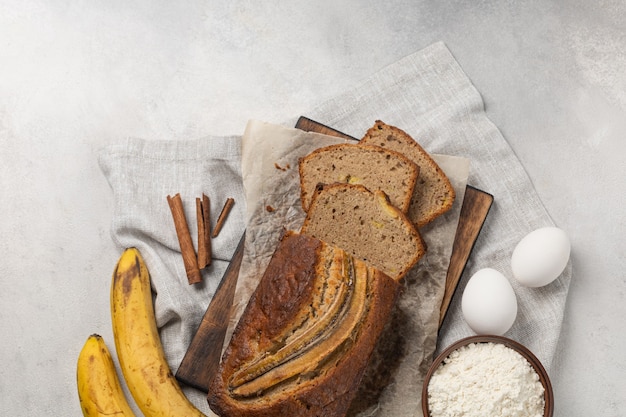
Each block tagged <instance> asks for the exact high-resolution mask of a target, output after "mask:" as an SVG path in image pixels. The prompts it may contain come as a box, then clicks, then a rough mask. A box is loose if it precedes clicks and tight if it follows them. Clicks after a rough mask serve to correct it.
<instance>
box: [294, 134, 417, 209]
mask: <svg viewBox="0 0 626 417" xmlns="http://www.w3.org/2000/svg"><path fill="white" fill-rule="evenodd" d="M299 171H300V192H301V200H302V208H303V209H304V211H308V209H309V205H310V204H311V199H312V198H313V194H314V193H315V189H316V187H317V186H318V185H319V184H334V183H348V184H362V185H364V186H365V187H367V188H368V189H369V190H370V191H375V190H379V189H380V190H383V191H384V192H385V194H387V195H388V196H389V200H390V201H391V203H392V204H393V205H395V206H396V207H398V208H399V209H400V210H402V211H403V212H406V211H407V210H408V209H409V204H410V203H411V196H412V195H413V189H414V188H415V183H416V181H417V176H418V174H419V168H418V167H417V165H416V164H415V163H414V162H412V161H411V160H410V159H409V158H407V157H406V156H404V155H402V154H401V153H399V152H396V151H394V150H391V149H388V148H387V149H386V148H381V147H379V146H369V145H358V144H353V143H344V144H338V145H330V146H326V147H323V148H319V149H316V150H315V151H313V152H311V153H310V154H308V155H306V156H305V157H303V158H301V159H300V164H299Z"/></svg>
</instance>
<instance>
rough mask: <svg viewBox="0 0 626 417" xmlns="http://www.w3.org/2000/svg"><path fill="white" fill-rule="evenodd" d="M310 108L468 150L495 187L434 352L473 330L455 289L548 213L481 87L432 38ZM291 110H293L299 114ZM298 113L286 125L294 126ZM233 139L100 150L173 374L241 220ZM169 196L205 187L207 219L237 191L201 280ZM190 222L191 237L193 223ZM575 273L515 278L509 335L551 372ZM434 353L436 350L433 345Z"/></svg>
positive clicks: (411, 405)
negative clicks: (190, 272) (531, 285)
mask: <svg viewBox="0 0 626 417" xmlns="http://www.w3.org/2000/svg"><path fill="white" fill-rule="evenodd" d="M305 115H306V116H308V117H310V118H312V119H314V120H317V121H319V122H322V123H324V124H327V125H329V126H332V127H334V128H336V129H338V130H341V131H343V132H345V133H348V134H351V135H353V136H355V137H360V136H362V135H363V134H364V133H365V131H366V130H367V128H369V127H370V126H371V125H372V124H373V123H374V121H375V120H376V119H381V120H383V121H385V122H386V123H389V124H392V125H396V126H398V127H400V128H402V129H403V130H405V131H407V132H408V133H409V134H411V135H412V136H413V137H414V138H415V139H416V140H418V141H419V142H420V144H422V146H423V147H424V148H425V149H426V150H427V151H429V152H431V153H438V154H444V155H452V156H460V157H465V158H469V159H470V161H471V165H470V166H471V168H470V175H469V179H468V183H469V184H471V185H473V186H475V187H478V188H480V189H482V190H485V191H488V192H490V193H491V194H493V195H494V197H495V202H494V205H493V207H492V209H491V212H490V214H489V216H488V218H487V221H486V223H485V225H484V227H483V230H482V232H481V235H480V237H479V239H478V241H477V243H476V246H475V248H474V251H473V253H472V257H471V259H470V262H469V263H468V265H467V268H466V271H465V273H464V275H463V277H462V279H461V283H460V286H459V291H457V296H456V297H455V298H454V299H453V301H452V303H451V306H450V310H449V314H448V316H447V319H446V321H445V323H444V326H443V328H442V330H441V332H440V334H439V339H438V340H439V342H438V343H439V347H438V349H439V350H441V349H442V348H444V347H445V346H447V345H449V344H450V343H452V342H453V341H455V340H457V339H459V338H461V337H464V336H468V335H471V334H472V332H471V330H470V329H469V328H468V327H467V325H466V324H465V322H464V321H463V319H462V316H461V312H460V297H459V294H460V293H461V292H462V291H463V288H464V286H465V285H466V283H467V280H468V279H469V277H470V276H471V275H472V274H473V273H474V272H476V271H477V270H479V269H481V268H484V267H491V268H494V269H497V270H499V271H501V272H502V273H503V274H505V275H506V276H508V277H512V274H511V268H510V256H511V253H512V251H513V249H514V247H515V245H516V244H517V242H518V241H519V240H520V239H521V238H522V237H523V236H524V235H526V234H527V233H528V232H530V231H532V230H534V229H536V228H538V227H542V226H547V225H552V224H553V222H552V221H551V219H550V217H549V215H548V213H547V212H546V210H545V208H544V207H543V205H542V203H541V201H540V199H539V198H538V196H537V194H536V192H535V190H534V188H533V186H532V183H531V181H530V179H529V178H528V176H527V174H526V173H525V171H524V169H523V167H522V166H521V164H520V162H519V160H518V159H517V158H516V156H515V155H514V153H513V152H512V150H511V148H510V147H509V145H508V143H507V142H506V140H505V139H504V138H503V136H502V135H501V133H500V132H499V131H498V129H497V127H496V126H495V125H494V124H493V123H492V122H491V121H490V120H489V119H488V118H487V116H486V114H485V111H484V104H483V101H482V99H481V97H480V94H479V93H478V91H477V90H476V88H475V87H474V86H473V85H472V83H471V81H470V80H469V79H468V77H467V76H466V75H465V74H464V72H463V70H462V69H461V68H460V66H459V64H458V63H457V62H456V60H455V59H454V57H453V56H452V54H451V53H450V51H449V50H448V49H447V48H446V46H445V45H444V44H443V43H441V42H438V43H435V44H433V45H431V46H429V47H427V48H425V49H423V50H421V51H419V52H416V53H414V54H412V55H409V56H407V57H405V58H403V59H401V60H400V61H398V62H396V63H394V64H391V65H390V66H388V67H386V68H384V69H382V70H381V71H379V72H377V73H376V74H374V75H373V76H371V77H369V78H368V79H366V80H364V81H363V82H362V83H360V85H358V86H357V87H355V88H352V89H350V90H348V91H346V92H345V93H344V94H341V95H339V96H337V97H335V98H333V99H331V100H329V101H327V102H325V103H323V104H322V105H320V106H318V107H317V108H315V109H312V110H311V111H310V112H309V113H308V114H305ZM297 116H298V115H291V116H289V117H293V118H294V119H293V120H295V118H296V117H297ZM293 120H290V121H288V123H286V124H287V125H289V126H293V123H292V121H293ZM243 128H244V126H242V130H243ZM240 144H241V138H239V137H228V138H219V137H209V138H205V139H201V140H194V141H177V142H175V141H162V142H159V141H145V140H138V139H129V140H127V141H126V142H125V143H122V144H120V145H114V146H111V147H108V148H106V149H103V151H102V152H101V154H100V164H101V167H102V171H103V173H104V175H105V176H106V178H107V179H108V181H109V183H110V184H111V188H112V191H113V197H114V213H113V221H112V230H111V233H112V237H113V239H114V241H115V242H116V244H117V245H118V246H119V247H120V248H124V247H128V246H135V247H138V248H139V249H140V250H141V251H142V253H143V254H144V256H145V258H146V262H147V264H148V267H149V268H150V271H151V274H152V280H153V281H152V285H153V290H154V292H155V293H156V298H155V310H156V315H157V324H158V326H159V328H160V331H161V337H162V341H163V346H164V349H165V353H166V357H167V359H168V362H169V364H170V366H171V367H172V369H173V371H174V372H175V371H176V369H177V367H178V366H179V364H180V361H181V360H182V357H183V355H184V353H185V351H186V349H187V346H188V345H189V342H190V340H191V338H192V336H193V331H195V329H196V328H197V326H198V324H199V322H200V320H201V318H202V315H203V314H204V312H205V310H206V307H207V305H208V302H209V301H210V298H211V296H212V295H213V293H214V291H215V288H216V286H217V284H218V281H219V279H220V278H221V276H222V274H223V271H224V269H225V266H226V264H227V261H228V259H230V256H231V255H232V253H233V251H234V250H235V247H236V244H237V242H238V240H239V238H240V237H241V233H242V231H243V230H244V229H245V224H244V223H245V221H244V219H245V212H246V208H245V203H244V192H243V189H242V178H241V166H240V164H241V153H240ZM175 193H180V194H181V197H182V198H183V201H184V203H185V204H186V206H185V207H186V214H187V216H188V218H190V219H195V197H197V196H201V194H202V193H205V194H207V195H208V196H210V198H211V202H212V204H211V209H212V210H211V214H212V217H213V218H215V217H216V216H217V214H218V212H219V210H220V209H221V204H222V203H223V201H225V199H226V198H227V197H234V198H235V200H236V204H235V206H234V208H233V212H232V213H231V216H230V217H229V219H228V221H227V223H226V225H225V227H224V229H223V230H222V232H221V234H220V237H219V238H218V239H215V241H214V243H213V244H214V247H213V249H214V258H215V259H216V260H215V261H214V263H213V265H212V266H211V268H210V269H208V270H207V271H205V272H204V282H203V283H202V284H200V285H193V286H190V285H188V284H187V282H186V278H185V272H184V266H183V264H182V258H181V256H180V253H179V246H178V241H177V238H176V235H175V231H174V227H173V223H172V219H171V214H170V212H169V207H168V205H167V202H166V196H167V195H168V194H169V195H173V194H175ZM189 223H190V228H191V229H192V236H193V235H194V234H195V229H194V227H195V222H194V221H189ZM571 275H572V271H571V265H568V266H567V268H566V270H565V271H564V272H563V274H562V275H561V276H560V277H559V278H558V279H557V280H556V281H555V282H553V283H552V284H550V285H548V286H546V287H543V288H539V289H528V288H522V287H520V286H519V285H517V283H516V282H515V281H514V280H511V282H512V284H513V286H514V289H515V291H516V294H517V297H518V305H519V314H518V317H517V320H516V322H515V324H514V325H513V328H512V329H511V330H510V331H509V332H508V333H507V334H506V336H508V337H511V338H513V339H515V340H517V341H519V342H521V343H523V344H525V345H526V346H528V347H529V348H530V349H531V350H532V351H533V352H534V353H535V354H536V355H537V357H538V358H539V360H540V361H541V362H542V363H543V364H544V366H545V367H546V368H547V369H548V371H550V366H551V364H552V359H553V356H554V353H555V349H556V344H557V340H558V336H559V333H560V327H561V322H562V318H563V310H564V306H565V299H566V297H567V291H568V288H569V283H570V280H571ZM431 350H432V352H433V354H435V353H436V346H432V349H431ZM416 366H418V364H416ZM421 372H422V373H423V370H422V371H421ZM186 392H187V393H188V395H189V396H190V399H191V400H192V402H194V404H196V406H198V407H199V408H200V409H202V410H203V411H205V412H206V413H208V414H210V412H209V410H208V407H207V405H206V400H205V399H204V395H203V394H201V393H198V392H196V391H194V390H190V389H188V390H186ZM406 401H408V403H407V406H405V407H399V406H390V408H389V409H387V410H385V408H384V407H382V408H380V409H378V410H374V411H373V412H372V415H381V416H383V415H384V416H390V415H393V416H419V415H421V411H420V403H419V392H415V393H413V394H412V397H411V398H406Z"/></svg>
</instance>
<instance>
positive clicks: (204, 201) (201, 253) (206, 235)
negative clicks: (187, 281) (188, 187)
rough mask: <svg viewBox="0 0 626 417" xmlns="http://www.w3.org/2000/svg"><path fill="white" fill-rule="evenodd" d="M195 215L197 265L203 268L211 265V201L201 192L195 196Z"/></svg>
mask: <svg viewBox="0 0 626 417" xmlns="http://www.w3.org/2000/svg"><path fill="white" fill-rule="evenodd" d="M196 217H197V219H198V267H199V268H200V269H204V268H206V267H207V266H209V265H211V260H212V255H211V201H210V200H209V197H207V196H206V195H205V194H202V198H199V197H198V198H196Z"/></svg>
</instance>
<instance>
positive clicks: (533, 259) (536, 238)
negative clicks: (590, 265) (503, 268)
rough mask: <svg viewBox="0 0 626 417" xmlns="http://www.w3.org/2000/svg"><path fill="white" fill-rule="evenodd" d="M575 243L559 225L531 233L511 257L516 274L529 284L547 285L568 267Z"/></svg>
mask: <svg viewBox="0 0 626 417" xmlns="http://www.w3.org/2000/svg"><path fill="white" fill-rule="evenodd" d="M570 250H571V245H570V241H569V238H568V237H567V235H566V234H565V232H564V231H563V230H561V229H559V228H558V227H542V228H540V229H537V230H535V231H532V232H530V233H529V234H527V235H526V236H525V237H524V238H523V239H522V240H520V242H519V243H518V244H517V246H516V247H515V250H514V251H513V255H512V256H511V269H512V270H513V276H514V277H515V279H516V280H517V281H518V282H519V283H520V284H522V285H524V286H526V287H543V286H544V285H548V284H550V283H551V282H552V281H554V280H555V279H557V278H558V277H559V275H561V273H563V270H564V269H565V267H566V266H567V262H568V260H569V256H570Z"/></svg>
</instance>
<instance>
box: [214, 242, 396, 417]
mask: <svg viewBox="0 0 626 417" xmlns="http://www.w3.org/2000/svg"><path fill="white" fill-rule="evenodd" d="M326 246H327V245H326V244H325V243H322V242H321V241H319V240H318V239H315V238H312V237H310V236H306V235H302V234H299V233H295V232H288V233H287V234H285V236H284V237H283V238H282V239H281V242H280V244H279V246H278V248H277V250H276V252H275V254H274V256H273V257H272V259H271V261H270V264H269V265H268V267H267V269H266V272H265V273H264V275H263V277H262V279H261V280H260V282H259V285H258V287H257V289H256V290H255V292H254V293H253V294H252V296H251V298H250V301H249V303H248V305H247V307H246V309H245V311H244V313H243V315H242V316H241V319H240V321H239V323H238V324H237V326H236V328H235V331H234V333H233V336H232V338H231V341H230V343H229V345H228V347H227V349H226V351H225V352H224V356H223V358H222V361H221V363H220V366H219V369H218V372H217V373H216V375H215V377H214V378H213V380H212V381H211V385H210V388H209V394H208V397H207V399H208V402H209V405H210V406H211V409H212V410H213V411H214V412H215V413H217V414H218V415H219V416H221V417H233V416H240V417H279V416H302V417H314V416H328V417H340V416H345V414H346V413H347V411H348V408H349V407H350V404H351V402H352V400H353V398H354V396H355V395H356V393H357V390H358V387H359V384H360V381H361V379H362V377H363V374H364V372H365V369H366V367H367V364H368V361H369V359H370V357H371V355H372V352H373V350H374V348H375V346H376V343H377V340H378V339H379V336H380V334H381V333H382V331H383V329H384V327H385V325H386V323H387V322H388V320H389V318H390V315H391V312H392V310H393V308H394V305H395V302H396V299H397V297H398V294H399V292H400V290H401V286H400V284H399V283H398V282H396V281H394V280H393V279H392V278H390V277H388V276H387V275H385V274H384V273H382V272H380V271H378V270H374V269H373V268H370V269H368V270H371V272H372V274H371V278H370V279H369V280H368V282H369V285H370V287H369V289H368V308H367V313H366V315H365V316H364V318H363V320H362V322H361V323H360V325H359V330H358V332H357V333H356V335H355V337H354V340H353V341H352V342H351V344H350V345H349V346H348V347H347V348H346V350H345V351H342V352H341V353H340V354H339V355H337V357H336V358H333V360H332V361H331V362H330V363H328V364H325V365H324V367H323V368H322V369H321V370H320V371H319V372H318V373H317V374H315V373H313V374H307V375H303V376H301V377H299V378H298V379H297V380H296V381H293V382H294V383H295V384H294V385H293V386H287V387H286V389H277V390H274V391H269V392H267V393H264V394H261V395H260V396H258V397H252V398H249V399H241V398H234V397H233V396H232V395H231V393H230V391H229V388H228V381H229V378H230V377H231V375H233V373H234V372H236V371H237V370H238V369H240V367H241V365H242V364H243V363H245V362H246V361H248V360H250V358H251V357H254V356H255V355H257V354H258V353H259V352H258V351H257V349H258V343H257V342H255V340H256V341H258V340H260V339H259V337H260V338H261V339H262V338H267V337H270V335H271V334H275V333H276V332H279V331H280V328H281V326H284V325H286V324H287V323H288V322H289V321H290V317H291V316H292V315H295V314H297V313H298V311H300V310H301V309H302V308H305V307H307V306H309V305H310V302H311V299H312V298H314V296H315V294H314V292H315V291H316V290H315V288H316V286H315V285H313V284H312V282H313V281H315V277H314V275H313V274H314V272H313V271H314V270H315V268H314V265H315V264H316V263H317V262H320V261H321V262H326V261H327V259H320V256H322V255H321V254H322V253H323V252H324V251H323V248H324V247H326Z"/></svg>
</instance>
